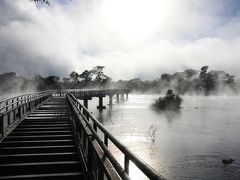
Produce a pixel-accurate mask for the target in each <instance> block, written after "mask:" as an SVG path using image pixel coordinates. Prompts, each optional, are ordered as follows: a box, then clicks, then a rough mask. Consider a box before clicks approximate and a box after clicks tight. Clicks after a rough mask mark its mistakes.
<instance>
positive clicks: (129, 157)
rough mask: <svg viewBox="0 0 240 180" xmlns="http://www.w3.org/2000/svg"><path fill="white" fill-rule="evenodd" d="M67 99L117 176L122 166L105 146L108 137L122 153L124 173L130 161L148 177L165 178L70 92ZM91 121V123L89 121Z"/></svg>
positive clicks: (156, 179)
mask: <svg viewBox="0 0 240 180" xmlns="http://www.w3.org/2000/svg"><path fill="white" fill-rule="evenodd" d="M67 99H68V100H69V101H70V102H71V103H70V104H71V105H72V106H75V108H76V109H77V110H78V113H79V115H81V117H82V119H83V120H84V121H85V123H86V125H87V126H88V128H89V129H90V131H91V133H92V134H93V136H94V138H95V139H96V140H97V141H98V143H99V145H100V146H101V147H102V149H103V151H104V152H105V153H106V155H107V157H108V158H109V160H110V161H111V163H112V164H113V166H114V168H116V171H117V172H118V173H119V176H121V177H122V174H120V173H121V172H122V169H123V168H120V167H119V164H118V163H116V159H115V157H113V155H112V154H111V153H110V151H109V150H108V148H107V145H108V139H109V140H111V142H112V143H113V144H114V145H115V146H116V147H117V148H118V149H119V150H120V151H121V152H122V153H123V154H124V156H125V158H124V159H125V161H124V171H125V173H126V174H128V173H129V161H132V162H133V163H134V164H135V165H136V166H137V167H138V168H139V170H141V171H142V172H143V173H144V174H145V175H146V176H147V177H148V178H149V179H151V180H152V179H153V180H164V179H165V178H164V177H163V176H161V175H160V174H159V173H158V172H157V171H155V170H154V169H153V168H152V167H151V166H149V165H148V164H147V163H146V162H144V161H143V160H142V159H141V158H140V157H138V156H137V155H136V154H134V153H133V152H132V151H131V150H130V149H129V148H128V147H127V146H125V145H123V144H122V143H121V142H120V141H118V140H117V139H116V138H115V137H114V136H113V135H112V134H111V133H110V132H109V131H108V130H107V129H106V128H105V127H104V126H103V125H102V124H101V123H100V122H99V121H98V120H97V119H96V118H95V117H94V116H93V115H92V114H91V113H90V112H89V111H88V109H87V108H86V107H85V106H83V105H82V104H81V103H80V102H79V100H78V99H76V98H75V97H74V96H73V95H72V94H71V93H69V92H68V93H67ZM90 120H91V121H92V124H91V123H90V122H89V121H90ZM97 129H100V130H101V132H102V133H103V134H104V140H102V139H101V138H100V137H99V136H98V134H97ZM125 178H126V179H128V176H126V177H125V176H124V179H125Z"/></svg>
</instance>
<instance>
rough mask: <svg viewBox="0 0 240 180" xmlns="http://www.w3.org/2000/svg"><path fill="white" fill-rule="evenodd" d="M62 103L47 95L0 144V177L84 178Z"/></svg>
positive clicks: (64, 101) (64, 105) (60, 100)
mask: <svg viewBox="0 0 240 180" xmlns="http://www.w3.org/2000/svg"><path fill="white" fill-rule="evenodd" d="M66 106H67V105H66V98H51V99H50V100H48V101H47V102H46V103H44V104H43V105H42V106H40V108H38V109H37V110H35V111H34V112H32V113H31V114H30V115H29V116H28V117H26V118H25V119H24V120H23V121H22V122H21V123H20V124H19V125H18V127H17V128H16V129H15V130H13V131H12V132H11V133H10V134H9V135H8V136H7V137H6V138H5V139H4V140H3V141H2V142H1V143H0V179H56V178H57V179H67V178H70V179H84V173H83V170H82V167H81V160H80V158H79V156H78V153H77V148H76V144H75V142H74V138H73V134H72V129H71V124H70V121H69V118H68V112H67V108H66Z"/></svg>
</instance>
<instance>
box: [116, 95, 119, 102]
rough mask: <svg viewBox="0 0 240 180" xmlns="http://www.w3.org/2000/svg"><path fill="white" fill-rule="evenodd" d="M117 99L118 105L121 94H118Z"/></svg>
mask: <svg viewBox="0 0 240 180" xmlns="http://www.w3.org/2000/svg"><path fill="white" fill-rule="evenodd" d="M116 98H117V103H119V94H118V93H117V94H116Z"/></svg>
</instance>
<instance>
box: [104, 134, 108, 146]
mask: <svg viewBox="0 0 240 180" xmlns="http://www.w3.org/2000/svg"><path fill="white" fill-rule="evenodd" d="M104 144H105V146H107V147H108V137H107V135H106V134H104Z"/></svg>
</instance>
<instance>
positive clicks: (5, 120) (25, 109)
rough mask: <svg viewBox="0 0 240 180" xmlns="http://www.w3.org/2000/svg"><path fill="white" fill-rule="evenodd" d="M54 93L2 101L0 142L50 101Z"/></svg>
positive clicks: (0, 104)
mask: <svg viewBox="0 0 240 180" xmlns="http://www.w3.org/2000/svg"><path fill="white" fill-rule="evenodd" d="M52 93H53V91H43V92H37V93H31V94H24V95H21V96H16V97H13V98H9V99H5V100H2V101H0V142H1V140H2V139H3V138H4V137H6V136H7V135H8V133H9V132H10V131H11V130H12V129H14V128H15V127H16V125H18V124H19V122H21V120H22V119H23V118H24V117H25V116H26V115H27V114H29V113H30V112H31V111H32V109H34V108H36V107H38V106H39V105H40V104H41V103H42V102H43V101H45V100H46V99H48V98H49V97H50V96H51V94H52Z"/></svg>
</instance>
